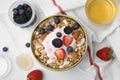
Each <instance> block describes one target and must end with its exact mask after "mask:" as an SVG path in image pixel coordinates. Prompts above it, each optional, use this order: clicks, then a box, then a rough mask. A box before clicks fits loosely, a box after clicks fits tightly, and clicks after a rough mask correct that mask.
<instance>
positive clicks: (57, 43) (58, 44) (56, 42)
mask: <svg viewBox="0 0 120 80" xmlns="http://www.w3.org/2000/svg"><path fill="white" fill-rule="evenodd" d="M52 44H53V46H54V47H56V48H60V47H61V46H62V45H63V42H62V40H61V39H59V38H56V39H54V40H53V41H52Z"/></svg>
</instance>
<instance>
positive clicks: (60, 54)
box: [54, 48, 66, 60]
mask: <svg viewBox="0 0 120 80" xmlns="http://www.w3.org/2000/svg"><path fill="white" fill-rule="evenodd" d="M54 54H55V56H56V57H57V58H58V59H60V60H64V58H65V56H66V53H65V50H64V49H63V48H60V49H58V50H56V51H55V52H54Z"/></svg>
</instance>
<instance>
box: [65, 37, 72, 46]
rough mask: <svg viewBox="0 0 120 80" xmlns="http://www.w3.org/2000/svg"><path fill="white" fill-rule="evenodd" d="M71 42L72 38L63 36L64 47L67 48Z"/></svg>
mask: <svg viewBox="0 0 120 80" xmlns="http://www.w3.org/2000/svg"><path fill="white" fill-rule="evenodd" d="M72 41H73V38H72V37H70V36H66V35H65V36H63V44H64V45H65V46H69V45H70V44H71V43H72Z"/></svg>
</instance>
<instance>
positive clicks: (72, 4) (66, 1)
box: [39, 0, 86, 16]
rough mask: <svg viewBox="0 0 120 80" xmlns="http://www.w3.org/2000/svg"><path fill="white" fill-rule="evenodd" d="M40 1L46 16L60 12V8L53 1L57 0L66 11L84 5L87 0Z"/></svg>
mask: <svg viewBox="0 0 120 80" xmlns="http://www.w3.org/2000/svg"><path fill="white" fill-rule="evenodd" d="M39 1H40V3H41V4H40V7H41V8H42V9H43V11H44V13H45V14H46V16H50V15H53V14H55V13H59V10H58V8H57V7H55V6H54V5H53V1H56V2H57V4H59V5H60V6H61V7H62V9H63V10H65V11H68V10H73V9H76V8H79V7H82V6H84V5H85V3H86V0H44V1H42V0H39Z"/></svg>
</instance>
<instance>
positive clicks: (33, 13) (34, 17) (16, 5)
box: [8, 0, 36, 28]
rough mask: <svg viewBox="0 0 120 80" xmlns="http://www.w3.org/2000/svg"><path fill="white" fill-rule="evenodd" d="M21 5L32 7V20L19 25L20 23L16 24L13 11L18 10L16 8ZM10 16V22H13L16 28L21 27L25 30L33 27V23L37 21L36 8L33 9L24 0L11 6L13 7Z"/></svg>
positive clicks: (10, 9)
mask: <svg viewBox="0 0 120 80" xmlns="http://www.w3.org/2000/svg"><path fill="white" fill-rule="evenodd" d="M20 4H21V5H23V4H28V5H29V6H30V7H31V9H32V17H31V19H30V20H29V21H28V22H26V23H24V24H18V23H16V22H15V21H14V20H13V9H14V8H16V7H18V5H20ZM8 15H9V18H10V20H11V21H12V22H13V23H14V24H15V25H16V26H20V27H21V28H25V27H29V26H31V25H32V23H33V22H35V19H36V14H35V9H34V7H33V6H32V5H31V4H30V3H29V2H27V1H23V0H21V1H20V0H19V1H16V2H14V3H13V4H12V5H11V7H10V8H9V12H8Z"/></svg>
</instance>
